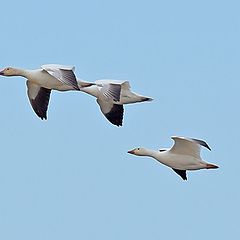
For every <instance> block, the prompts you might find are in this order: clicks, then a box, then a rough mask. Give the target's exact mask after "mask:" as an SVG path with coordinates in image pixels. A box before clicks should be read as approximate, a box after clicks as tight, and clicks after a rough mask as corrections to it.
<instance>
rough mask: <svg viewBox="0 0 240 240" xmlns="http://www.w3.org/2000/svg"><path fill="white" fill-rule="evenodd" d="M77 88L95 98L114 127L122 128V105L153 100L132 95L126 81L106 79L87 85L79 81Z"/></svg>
mask: <svg viewBox="0 0 240 240" xmlns="http://www.w3.org/2000/svg"><path fill="white" fill-rule="evenodd" d="M78 86H79V88H80V91H83V92H85V93H88V94H90V95H92V96H94V97H96V98H97V103H98V105H99V106H100V109H101V111H102V113H103V114H104V116H105V117H106V118H107V119H108V120H109V121H110V122H111V123H112V124H114V125H116V126H122V121H123V111H124V109H123V105H124V104H129V103H137V102H145V101H152V100H153V99H152V98H150V97H145V96H141V95H138V94H136V93H133V92H132V91H131V90H130V84H129V82H128V81H120V80H109V79H106V80H97V81H95V82H94V83H88V82H84V81H82V80H80V79H79V80H78Z"/></svg>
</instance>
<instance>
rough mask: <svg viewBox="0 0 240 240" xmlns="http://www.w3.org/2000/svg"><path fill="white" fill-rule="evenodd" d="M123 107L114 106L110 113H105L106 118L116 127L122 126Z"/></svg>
mask: <svg viewBox="0 0 240 240" xmlns="http://www.w3.org/2000/svg"><path fill="white" fill-rule="evenodd" d="M123 113H124V109H123V105H118V104H113V107H112V109H111V110H110V112H108V113H105V114H104V115H105V117H106V118H107V119H108V120H109V121H110V122H111V123H112V124H114V125H116V126H118V127H119V126H122V122H123Z"/></svg>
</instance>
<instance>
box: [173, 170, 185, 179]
mask: <svg viewBox="0 0 240 240" xmlns="http://www.w3.org/2000/svg"><path fill="white" fill-rule="evenodd" d="M172 170H173V171H174V172H175V173H177V174H178V175H179V176H180V177H181V178H182V179H183V180H185V181H187V172H186V170H179V169H175V168H173V169H172Z"/></svg>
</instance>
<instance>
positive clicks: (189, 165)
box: [144, 149, 207, 170]
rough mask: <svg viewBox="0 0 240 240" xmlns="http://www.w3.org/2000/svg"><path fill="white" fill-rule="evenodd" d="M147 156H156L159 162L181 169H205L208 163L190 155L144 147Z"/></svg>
mask: <svg viewBox="0 0 240 240" xmlns="http://www.w3.org/2000/svg"><path fill="white" fill-rule="evenodd" d="M144 151H145V154H146V156H149V157H153V158H155V159H156V160H157V161H158V162H160V163H162V164H164V165H166V166H168V167H171V168H175V169H179V170H199V169H204V168H206V166H207V163H206V162H205V161H203V160H202V159H201V158H196V157H193V156H189V155H183V154H176V153H172V152H171V151H170V150H167V151H164V152H160V151H154V150H150V149H144Z"/></svg>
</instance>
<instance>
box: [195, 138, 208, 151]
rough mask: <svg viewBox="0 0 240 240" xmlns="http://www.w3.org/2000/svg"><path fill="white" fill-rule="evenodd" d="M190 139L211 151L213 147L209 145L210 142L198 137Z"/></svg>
mask: <svg viewBox="0 0 240 240" xmlns="http://www.w3.org/2000/svg"><path fill="white" fill-rule="evenodd" d="M190 139H191V140H192V141H194V142H196V143H198V144H199V145H201V146H203V147H205V148H207V149H208V150H210V151H211V148H210V147H209V146H208V144H207V143H206V142H205V141H203V140H200V139H196V138H190Z"/></svg>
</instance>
